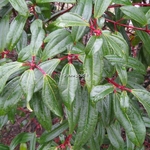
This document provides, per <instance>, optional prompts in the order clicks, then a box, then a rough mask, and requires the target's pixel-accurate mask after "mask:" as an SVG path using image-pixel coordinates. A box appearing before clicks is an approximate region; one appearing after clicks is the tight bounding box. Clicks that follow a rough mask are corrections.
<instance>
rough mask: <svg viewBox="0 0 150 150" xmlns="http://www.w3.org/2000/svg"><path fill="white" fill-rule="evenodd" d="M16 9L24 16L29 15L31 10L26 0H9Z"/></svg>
mask: <svg viewBox="0 0 150 150" xmlns="http://www.w3.org/2000/svg"><path fill="white" fill-rule="evenodd" d="M9 2H10V3H11V5H12V6H13V8H14V9H15V10H17V11H18V12H19V14H20V15H22V16H27V15H28V13H29V11H28V7H27V4H26V2H25V0H15V1H14V0H9Z"/></svg>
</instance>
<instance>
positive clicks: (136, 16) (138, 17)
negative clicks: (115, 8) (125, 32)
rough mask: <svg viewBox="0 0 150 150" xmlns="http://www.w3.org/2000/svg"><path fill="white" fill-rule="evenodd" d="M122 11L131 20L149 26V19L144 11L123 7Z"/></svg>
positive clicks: (133, 7) (132, 7)
mask: <svg viewBox="0 0 150 150" xmlns="http://www.w3.org/2000/svg"><path fill="white" fill-rule="evenodd" d="M120 9H121V11H122V12H123V13H124V14H125V15H126V16H128V17H129V18H131V19H133V20H135V21H137V22H139V23H140V24H141V25H143V26H144V25H146V24H147V19H146V16H145V14H144V13H143V11H142V10H141V9H139V8H137V7H135V6H122V7H121V8H120Z"/></svg>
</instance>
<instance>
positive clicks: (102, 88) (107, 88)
mask: <svg viewBox="0 0 150 150" xmlns="http://www.w3.org/2000/svg"><path fill="white" fill-rule="evenodd" d="M113 91H114V87H113V85H111V84H105V85H98V86H95V87H94V88H93V89H92V91H91V93H90V98H91V101H92V102H93V103H96V102H98V101H99V100H102V99H103V98H104V97H105V96H107V95H109V94H110V93H112V92H113Z"/></svg>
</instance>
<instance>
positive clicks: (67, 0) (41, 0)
mask: <svg viewBox="0 0 150 150" xmlns="http://www.w3.org/2000/svg"><path fill="white" fill-rule="evenodd" d="M36 2H37V3H49V2H62V3H76V0H36Z"/></svg>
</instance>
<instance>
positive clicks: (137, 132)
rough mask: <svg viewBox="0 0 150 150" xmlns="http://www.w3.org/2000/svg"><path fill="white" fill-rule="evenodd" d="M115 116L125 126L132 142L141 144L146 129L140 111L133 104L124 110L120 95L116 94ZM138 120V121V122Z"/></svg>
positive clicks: (114, 99)
mask: <svg viewBox="0 0 150 150" xmlns="http://www.w3.org/2000/svg"><path fill="white" fill-rule="evenodd" d="M113 102H114V110H115V116H116V118H117V120H118V121H119V122H120V123H121V124H122V126H123V127H124V129H125V131H126V134H127V135H128V138H129V139H130V141H131V142H132V143H134V144H135V145H137V146H141V145H142V144H143V142H144V139H145V134H146V129H145V124H144V122H143V120H142V118H141V115H140V113H139V112H138V111H137V110H136V109H135V107H133V106H132V104H131V103H130V106H129V107H128V108H126V111H123V110H122V109H121V106H120V100H119V95H117V94H114V98H113ZM137 120H138V122H137Z"/></svg>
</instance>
